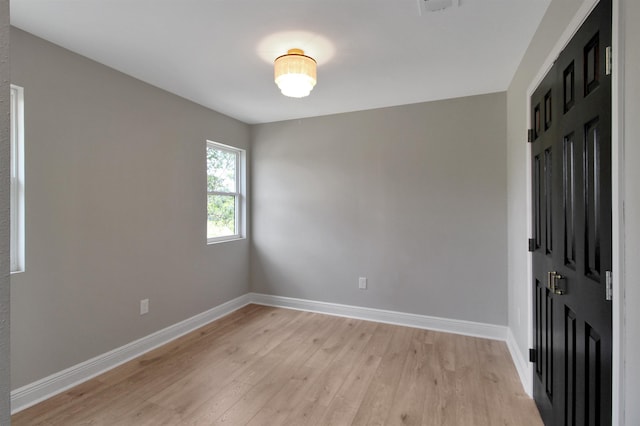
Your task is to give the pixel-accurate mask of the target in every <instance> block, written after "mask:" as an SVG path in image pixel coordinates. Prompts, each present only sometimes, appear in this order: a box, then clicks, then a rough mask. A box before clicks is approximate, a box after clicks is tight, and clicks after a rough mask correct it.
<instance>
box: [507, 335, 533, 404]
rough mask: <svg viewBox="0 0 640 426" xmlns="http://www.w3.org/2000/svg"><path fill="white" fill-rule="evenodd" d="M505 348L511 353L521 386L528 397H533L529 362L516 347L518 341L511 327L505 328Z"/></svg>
mask: <svg viewBox="0 0 640 426" xmlns="http://www.w3.org/2000/svg"><path fill="white" fill-rule="evenodd" d="M506 343H507V348H508V349H509V353H510V354H511V359H512V360H513V365H515V367H516V371H517V372H518V376H520V382H521V383H522V387H523V388H524V391H525V392H526V394H527V395H529V397H531V398H533V369H532V368H531V364H530V363H529V362H528V361H527V360H526V359H525V358H524V357H523V356H522V352H520V349H518V342H517V341H516V338H515V336H514V335H513V332H512V331H511V329H510V328H509V329H507V342H506Z"/></svg>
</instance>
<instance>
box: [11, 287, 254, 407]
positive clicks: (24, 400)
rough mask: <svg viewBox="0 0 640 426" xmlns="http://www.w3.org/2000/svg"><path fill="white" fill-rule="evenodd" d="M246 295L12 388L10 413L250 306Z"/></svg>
mask: <svg viewBox="0 0 640 426" xmlns="http://www.w3.org/2000/svg"><path fill="white" fill-rule="evenodd" d="M249 296H250V295H249V294H244V295H242V296H240V297H237V298H235V299H232V300H230V301H228V302H225V303H223V304H221V305H218V306H216V307H214V308H212V309H209V310H208V311H205V312H202V313H200V314H198V315H195V316H193V317H191V318H188V319H186V320H184V321H181V322H179V323H176V324H174V325H171V326H169V327H167V328H164V329H162V330H159V331H157V332H155V333H153V334H150V335H148V336H145V337H143V338H141V339H138V340H136V341H133V342H131V343H128V344H126V345H124V346H121V347H119V348H116V349H114V350H112V351H109V352H107V353H104V354H102V355H99V356H97V357H95V358H92V359H90V360H87V361H85V362H82V363H80V364H77V365H74V366H72V367H70V368H67V369H66V370H63V371H60V372H58V373H55V374H52V375H50V376H48V377H45V378H43V379H41V380H38V381H36V382H33V383H30V384H28V385H26V386H23V387H21V388H18V389H15V390H14V391H12V392H11V414H15V413H17V412H19V411H22V410H24V409H25V408H28V407H31V406H32V405H35V404H37V403H38V402H41V401H44V400H45V399H48V398H50V397H52V396H54V395H57V394H59V393H61V392H64V391H65V390H67V389H69V388H72V387H73V386H76V385H78V384H80V383H82V382H86V381H87V380H89V379H91V378H93V377H96V376H98V375H99V374H102V373H104V372H106V371H108V370H111V369H112V368H115V367H117V366H118V365H121V364H124V363H125V362H127V361H130V360H132V359H133V358H136V357H138V356H140V355H143V354H145V353H146V352H149V351H151V350H153V349H155V348H157V347H159V346H162V345H165V344H167V343H169V342H171V341H172V340H175V339H177V338H178V337H180V336H183V335H185V334H187V333H190V332H191V331H193V330H195V329H197V328H200V327H202V326H203V325H206V324H209V323H210V322H212V321H215V320H217V319H218V318H221V317H223V316H225V315H228V314H230V313H231V312H233V311H235V310H237V309H240V308H242V307H243V306H246V305H248V304H249V303H251V300H250V297H249Z"/></svg>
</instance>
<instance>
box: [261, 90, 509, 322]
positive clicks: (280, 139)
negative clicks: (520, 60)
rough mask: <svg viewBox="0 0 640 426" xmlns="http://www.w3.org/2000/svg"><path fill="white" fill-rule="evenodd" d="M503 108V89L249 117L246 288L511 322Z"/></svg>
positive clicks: (458, 317)
mask: <svg viewBox="0 0 640 426" xmlns="http://www.w3.org/2000/svg"><path fill="white" fill-rule="evenodd" d="M505 107H506V98H505V94H504V93H498V94H490V95H483V96H475V97H468V98H459V99H453V100H446V101H440V102H432V103H424V104H415V105H407V106H399V107H393V108H385V109H376V110H370V111H363V112H356V113H348V114H339V115H333V116H325V117H317V118H310V119H303V120H295V121H286V122H279V123H271V124H263V125H257V126H254V127H252V140H253V148H252V154H253V161H252V167H253V169H252V172H253V181H252V187H253V190H254V192H253V193H254V197H253V218H254V219H253V237H252V238H253V244H252V256H251V260H252V265H251V274H252V288H253V291H256V292H260V293H267V294H272V295H280V296H289V297H298V298H305V299H312V300H319V301H326V302H336V303H343V304H352V305H357V306H366V307H373V308H383V309H389V310H396V311H402V312H409V313H416V314H424V315H431V316H436V317H444V318H451V319H461V320H469V321H477V322H482V323H490V324H501V325H504V324H506V321H507V307H506V304H507V297H506V288H507V284H506V255H507V253H506V240H507V234H506V196H505V195H506V149H505V148H506V145H505V138H506V121H505V119H506V109H505ZM359 276H366V277H367V278H368V279H369V289H368V290H366V291H362V290H358V277H359Z"/></svg>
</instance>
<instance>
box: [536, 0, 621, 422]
mask: <svg viewBox="0 0 640 426" xmlns="http://www.w3.org/2000/svg"><path fill="white" fill-rule="evenodd" d="M623 1H624V0H612V7H613V13H612V18H613V22H612V34H611V36H612V44H613V46H612V47H613V74H612V82H611V84H612V86H611V96H612V122H611V124H612V125H611V161H612V164H611V183H612V191H611V206H612V211H613V214H612V218H611V219H612V233H611V236H612V268H613V291H614V298H613V330H612V333H613V334H612V338H613V342H612V376H611V378H612V407H611V408H612V424H613V425H624V407H625V400H624V396H625V395H624V392H623V388H624V351H623V344H624V342H623V339H622V336H623V335H624V334H623V332H624V327H625V324H624V280H623V277H624V269H623V268H624V215H623V205H624V195H623V194H624V161H623V156H624V153H623V149H624V143H623V142H624V139H623V137H624V135H623V132H622V129H623V128H624V126H623V124H624V120H623V117H624V114H623V112H624V111H623V108H624V90H623V89H624V74H623V69H624V62H623V60H624V58H623V51H624V45H623V43H624V37H623V31H624V14H623V13H622V11H621V3H622V2H623ZM598 2H599V0H584V3H583V4H582V6H580V8H579V9H578V12H577V13H576V15H575V16H574V17H573V19H572V20H571V22H570V23H569V25H568V26H567V28H566V29H565V31H564V32H563V33H562V35H561V36H560V38H559V39H558V41H557V42H556V44H555V45H554V46H553V49H551V51H550V52H549V55H548V56H547V58H546V59H545V61H544V63H543V64H542V66H541V67H540V69H539V70H538V73H537V74H536V77H535V78H534V79H533V80H532V81H531V84H530V85H529V87H528V89H527V108H526V111H527V121H526V122H527V126H528V128H529V129H530V128H532V124H531V96H532V95H533V92H534V91H535V89H536V88H537V87H538V85H539V84H540V83H541V82H542V80H543V78H544V77H545V75H546V74H547V72H548V71H549V70H550V69H551V67H552V65H553V63H554V62H555V60H556V59H557V57H558V56H559V55H560V52H561V51H562V49H564V47H565V46H566V45H567V44H568V43H569V41H570V40H571V38H572V37H573V36H574V34H575V33H576V32H577V31H578V29H579V28H580V26H581V25H582V23H583V22H584V21H585V20H586V18H587V16H589V13H591V11H592V10H593V9H594V7H595V6H596V4H598ZM526 170H527V232H528V235H529V236H530V235H532V232H533V231H532V220H533V217H532V211H531V209H532V206H531V197H532V192H531V191H532V189H531V185H532V180H531V179H532V178H531V150H530V149H527V154H526ZM527 273H528V277H529V280H528V285H529V287H528V289H527V298H528V303H527V309H528V314H527V318H528V322H529V327H528V341H529V347H533V308H532V307H533V299H532V293H531V291H530V289H531V288H532V286H533V282H532V279H533V278H532V277H533V257H532V254H531V253H529V256H528V260H527ZM529 374H530V377H531V378H533V366H531V367H530V371H529ZM528 386H529V389H527V393H529V395H532V394H533V380H529V383H528Z"/></svg>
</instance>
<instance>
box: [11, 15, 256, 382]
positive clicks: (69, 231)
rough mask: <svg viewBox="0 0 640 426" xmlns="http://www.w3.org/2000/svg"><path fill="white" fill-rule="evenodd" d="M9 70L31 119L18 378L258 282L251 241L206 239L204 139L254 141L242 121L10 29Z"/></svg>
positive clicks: (15, 292)
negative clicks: (144, 309)
mask: <svg viewBox="0 0 640 426" xmlns="http://www.w3.org/2000/svg"><path fill="white" fill-rule="evenodd" d="M11 73H12V82H13V83H15V84H18V85H20V86H23V87H24V95H25V122H26V129H25V162H26V167H25V169H26V177H25V180H26V206H25V210H26V234H27V235H26V272H24V273H21V274H17V275H13V276H12V279H11V281H12V283H11V286H12V293H11V308H12V309H11V343H12V347H11V363H12V366H11V370H12V385H13V388H14V389H15V388H18V387H20V386H23V385H25V384H27V383H30V382H33V381H34V380H37V379H40V378H42V377H45V376H47V375H49V374H52V373H55V372H58V371H60V370H63V369H64V368H67V367H70V366H72V365H75V364H77V363H79V362H82V361H85V360H87V359H89V358H91V357H94V356H96V355H100V354H103V353H105V352H107V351H109V350H111V349H114V348H116V347H119V346H121V345H123V344H126V343H128V342H130V341H133V340H135V339H137V338H140V337H143V336H146V335H148V334H150V333H152V332H155V331H157V330H159V329H162V328H164V327H167V326H169V325H172V324H175V323H177V322H179V321H181V320H184V319H186V318H189V317H191V316H193V315H196V314H198V313H200V312H203V311H206V310H207V309H210V308H212V307H214V306H217V305H219V304H221V303H223V302H225V301H228V300H230V299H232V298H235V297H237V296H240V295H243V294H245V293H247V291H249V277H248V269H247V265H248V263H249V243H248V241H247V240H242V241H236V242H229V243H225V244H217V245H211V246H207V244H206V235H205V232H206V231H205V223H206V212H205V203H206V197H205V194H206V181H205V173H206V172H205V155H204V154H205V141H206V139H212V140H215V141H218V142H222V143H225V144H230V145H234V146H238V147H241V148H248V144H249V127H248V126H247V125H245V124H243V123H240V122H238V121H236V120H233V119H230V118H228V117H225V116H222V115H220V114H218V113H216V112H214V111H211V110H208V109H206V108H203V107H201V106H198V105H195V104H193V103H191V102H188V101H186V100H184V99H181V98H178V97H176V96H174V95H171V94H169V93H167V92H164V91H161V90H159V89H157V88H154V87H152V86H149V85H147V84H145V83H142V82H140V81H138V80H135V79H133V78H131V77H128V76H125V75H123V74H121V73H118V72H116V71H114V70H112V69H110V68H107V67H105V66H103V65H100V64H98V63H95V62H93V61H90V60H88V59H86V58H83V57H81V56H78V55H76V54H73V53H71V52H69V51H66V50H64V49H62V48H60V47H57V46H54V45H52V44H50V43H48V42H45V41H43V40H41V39H38V38H36V37H34V36H32V35H29V34H27V33H25V32H22V31H20V30H18V29H15V28H12V29H11ZM143 298H149V299H150V313H149V314H148V315H145V316H140V315H139V301H140V299H143Z"/></svg>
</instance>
